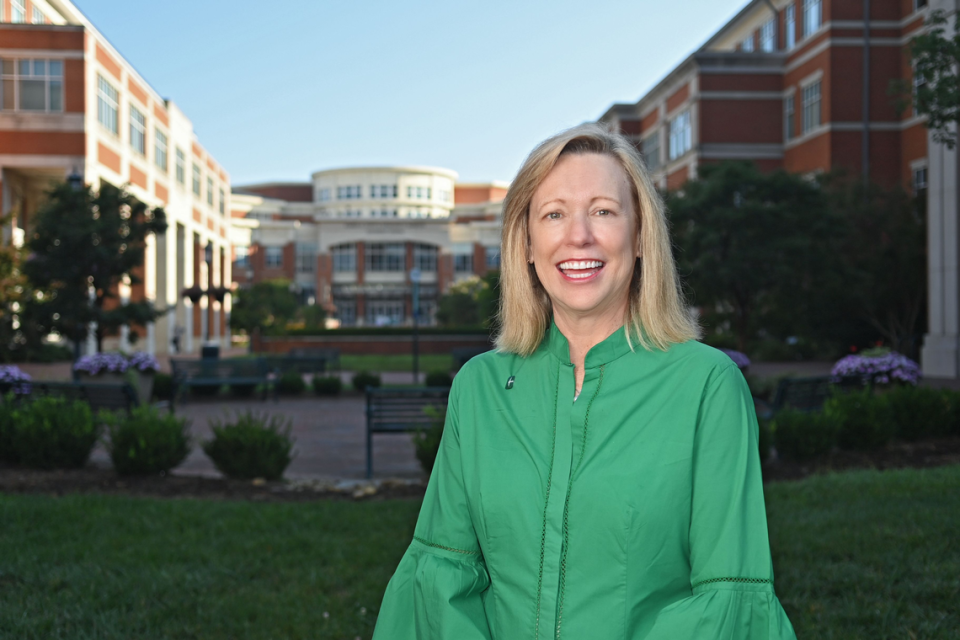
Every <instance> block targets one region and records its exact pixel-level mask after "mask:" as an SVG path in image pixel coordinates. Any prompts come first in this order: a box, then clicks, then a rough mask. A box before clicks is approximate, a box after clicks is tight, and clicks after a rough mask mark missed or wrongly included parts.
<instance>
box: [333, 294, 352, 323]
mask: <svg viewBox="0 0 960 640" xmlns="http://www.w3.org/2000/svg"><path fill="white" fill-rule="evenodd" d="M333 304H334V306H336V307H337V317H338V318H339V319H340V326H341V327H351V326H353V325H355V324H356V323H357V303H356V301H354V300H334V302H333Z"/></svg>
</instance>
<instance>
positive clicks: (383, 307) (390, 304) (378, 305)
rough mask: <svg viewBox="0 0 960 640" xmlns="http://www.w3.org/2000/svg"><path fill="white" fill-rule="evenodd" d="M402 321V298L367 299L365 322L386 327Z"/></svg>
mask: <svg viewBox="0 0 960 640" xmlns="http://www.w3.org/2000/svg"><path fill="white" fill-rule="evenodd" d="M402 323H403V301H402V300H368V301H367V324H370V325H373V326H376V327H386V326H390V325H393V324H402Z"/></svg>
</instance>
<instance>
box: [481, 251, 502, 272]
mask: <svg viewBox="0 0 960 640" xmlns="http://www.w3.org/2000/svg"><path fill="white" fill-rule="evenodd" d="M484 254H485V258H486V263H487V269H499V268H500V247H485V248H484Z"/></svg>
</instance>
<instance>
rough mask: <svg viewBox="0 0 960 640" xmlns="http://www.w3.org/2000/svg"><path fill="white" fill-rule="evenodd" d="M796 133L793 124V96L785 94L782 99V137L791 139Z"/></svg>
mask: <svg viewBox="0 0 960 640" xmlns="http://www.w3.org/2000/svg"><path fill="white" fill-rule="evenodd" d="M795 135H797V132H796V127H795V125H794V106H793V96H787V97H786V98H784V99H783V137H784V139H785V140H793V137H794V136H795Z"/></svg>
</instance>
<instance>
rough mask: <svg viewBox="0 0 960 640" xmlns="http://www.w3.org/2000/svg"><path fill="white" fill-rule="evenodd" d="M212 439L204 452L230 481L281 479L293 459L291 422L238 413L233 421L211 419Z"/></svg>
mask: <svg viewBox="0 0 960 640" xmlns="http://www.w3.org/2000/svg"><path fill="white" fill-rule="evenodd" d="M210 427H211V429H212V430H213V438H212V439H210V440H207V441H205V442H203V444H202V447H203V452H204V453H206V454H207V456H208V457H209V458H210V459H211V460H212V461H213V464H214V465H215V466H216V467H217V469H218V470H219V471H220V473H222V474H224V475H225V476H229V477H231V478H239V479H242V480H249V479H252V478H264V479H266V480H278V479H279V478H281V477H283V472H284V470H285V469H286V468H287V466H288V465H289V464H290V461H291V460H292V459H293V454H292V451H293V438H291V437H290V421H289V420H285V419H284V418H283V417H282V416H277V415H275V416H268V415H266V414H264V415H260V414H257V413H254V412H253V411H247V412H245V413H240V414H237V416H236V420H235V421H234V422H227V423H225V422H221V421H220V420H216V419H214V420H211V421H210Z"/></svg>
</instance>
